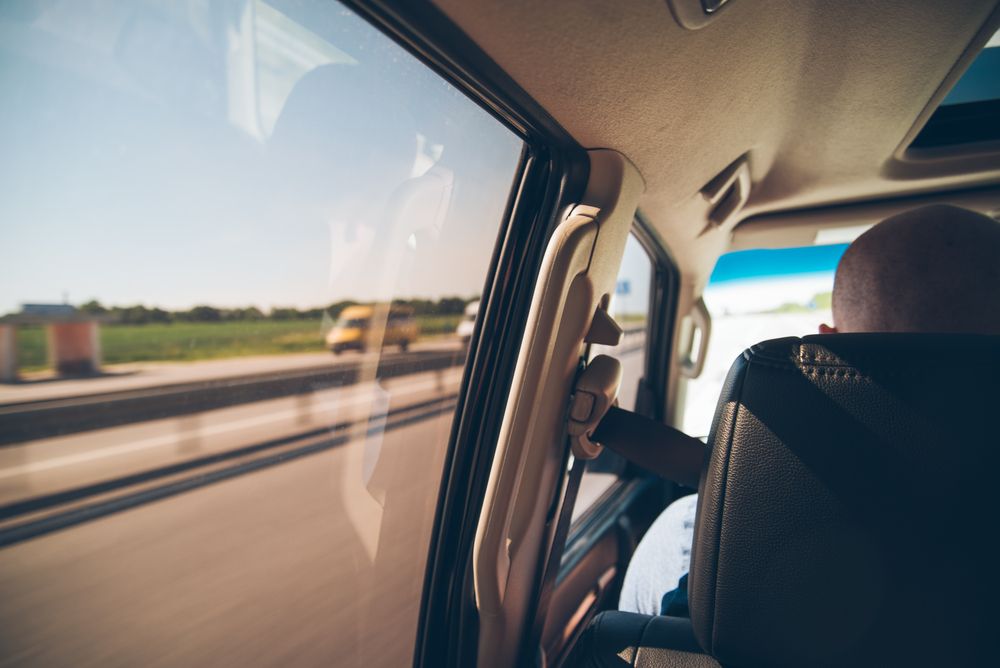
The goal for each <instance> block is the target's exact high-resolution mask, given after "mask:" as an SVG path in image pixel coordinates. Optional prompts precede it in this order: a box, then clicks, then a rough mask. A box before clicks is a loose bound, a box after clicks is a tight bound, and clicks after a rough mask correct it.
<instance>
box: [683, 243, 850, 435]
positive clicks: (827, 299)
mask: <svg viewBox="0 0 1000 668" xmlns="http://www.w3.org/2000/svg"><path fill="white" fill-rule="evenodd" d="M846 249H847V244H829V245H820V246H805V247H799V248H781V249H762V250H749V251H736V252H733V253H727V254H725V255H723V256H722V257H720V258H719V261H718V262H717V263H716V265H715V269H714V270H713V272H712V275H711V277H710V279H709V282H708V286H707V287H706V288H705V292H704V299H705V305H706V306H707V307H708V310H709V313H710V314H711V317H712V330H711V336H710V337H709V340H708V349H707V351H706V358H705V366H704V368H703V370H702V372H701V375H700V376H699V377H698V378H696V379H693V380H689V381H688V385H687V391H686V400H685V403H684V413H683V426H682V429H683V430H684V431H685V432H687V433H688V434H691V435H695V436H700V437H701V436H707V435H708V432H709V428H710V427H711V424H712V417H713V415H714V414H715V407H716V404H717V402H718V399H719V393H720V392H721V391H722V384H723V382H724V381H725V379H726V374H727V373H729V368H730V366H732V363H733V361H734V360H735V359H736V358H737V357H738V356H739V355H740V354H741V353H742V352H743V351H744V350H745V349H747V348H749V347H750V346H751V345H753V344H755V343H758V342H760V341H765V340H767V339H775V338H780V337H783V336H805V335H808V334H816V333H818V331H819V326H820V324H823V323H825V324H833V323H832V317H831V313H830V303H831V296H832V293H833V272H834V270H835V269H836V267H837V262H838V261H839V260H840V256H841V255H843V253H844V250H846Z"/></svg>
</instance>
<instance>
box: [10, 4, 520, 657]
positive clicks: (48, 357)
mask: <svg viewBox="0 0 1000 668" xmlns="http://www.w3.org/2000/svg"><path fill="white" fill-rule="evenodd" d="M0 30H2V34H3V39H2V41H0V95H2V97H3V100H4V103H3V104H2V105H0V117H2V121H0V220H2V225H0V247H2V248H3V249H4V261H3V262H2V263H0V279H2V280H0V315H3V318H2V320H0V373H2V376H3V378H2V379H3V381H4V382H2V383H0V600H2V601H3V605H0V628H2V629H3V631H2V632H0V635H2V641H0V644H2V646H3V655H4V656H5V658H8V659H11V660H13V661H14V662H16V663H18V664H19V665H96V664H105V665H214V664H215V665H217V664H233V665H275V666H278V665H281V666H284V665H303V664H306V665H318V664H328V665H349V666H351V665H364V666H376V665H378V666H381V665H385V666H400V665H406V664H408V663H410V662H411V661H412V655H413V647H414V642H415V637H416V626H417V620H418V613H419V608H420V598H421V593H422V587H423V581H424V570H425V561H426V558H427V550H428V546H429V543H430V537H431V531H432V525H433V521H434V513H435V508H436V506H437V501H438V488H439V481H440V478H441V474H442V463H443V459H444V456H445V450H446V448H447V444H448V440H449V434H450V431H451V428H452V422H453V420H454V417H455V410H456V409H455V407H456V396H457V392H458V388H459V383H460V379H461V377H462V374H463V368H464V361H465V357H466V348H465V346H464V345H463V344H462V341H461V337H460V336H459V335H458V334H457V333H456V330H457V328H458V326H459V324H460V323H461V322H462V320H463V317H464V316H465V314H466V313H467V309H468V308H469V305H470V304H471V303H472V302H473V301H476V300H477V299H478V297H479V296H480V295H481V294H482V291H483V286H484V285H485V283H486V278H487V277H486V272H487V268H488V267H489V266H490V264H491V256H492V254H493V252H494V247H495V244H496V241H497V239H498V235H499V233H500V232H501V224H502V220H503V217H504V210H505V207H506V205H507V202H508V200H509V198H510V193H511V189H512V184H513V183H514V179H515V174H516V173H517V171H518V170H519V165H520V164H521V155H522V149H523V144H522V141H521V139H520V138H519V137H517V136H515V135H514V134H513V133H512V132H510V131H509V130H508V129H507V128H506V127H505V126H503V125H502V124H501V123H499V122H498V121H497V120H496V119H495V118H494V117H493V116H491V115H489V114H488V113H486V112H485V111H484V110H483V109H481V108H480V107H479V106H477V105H476V104H474V103H473V102H471V101H470V100H469V99H467V98H466V97H464V96H463V95H462V94H461V93H460V92H459V91H458V90H456V89H455V88H454V87H452V86H451V85H450V84H449V83H447V82H446V81H444V80H443V79H441V78H440V77H439V76H438V75H437V74H435V73H434V72H433V71H431V70H430V69H429V68H428V67H426V66H425V65H424V64H422V63H421V62H419V61H418V60H416V59H415V58H414V57H412V56H411V55H410V54H409V53H408V52H406V51H405V50H404V49H402V48H401V47H399V46H397V45H396V44H395V43H393V42H392V41H391V40H390V39H388V38H387V37H385V36H384V35H382V34H381V33H380V32H378V31H377V30H375V29H374V28H373V27H372V26H370V25H369V24H367V23H366V22H365V21H363V20H361V19H360V18H359V17H358V16H356V15H355V14H354V13H352V12H351V11H350V10H349V9H347V8H345V7H344V6H343V5H340V4H338V3H336V2H332V1H330V2H300V1H297V0H296V1H294V2H293V1H290V0H289V1H287V2H285V1H279V0H274V1H271V0H268V1H267V2H262V1H259V0H219V1H213V2H209V1H207V0H206V1H204V2H201V1H191V2H171V1H166V0H135V1H132V2H123V3H106V2H97V1H90V0H81V1H79V2H46V3H37V4H32V3H17V5H16V6H10V7H8V8H6V9H4V10H2V11H0ZM390 321H391V323H390ZM334 353H336V354H334Z"/></svg>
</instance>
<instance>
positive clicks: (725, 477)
mask: <svg viewBox="0 0 1000 668" xmlns="http://www.w3.org/2000/svg"><path fill="white" fill-rule="evenodd" d="M744 355H745V356H746V359H747V366H746V369H744V370H743V373H741V374H740V376H739V378H738V379H737V383H738V386H737V387H736V388H735V391H734V392H733V394H734V395H735V397H736V407H735V408H734V410H733V418H732V423H731V424H730V426H729V434H728V435H727V436H726V440H725V444H726V452H725V462H724V465H723V472H722V479H721V482H720V483H719V487H720V492H719V500H720V504H719V526H718V528H717V530H716V535H715V541H714V549H713V551H714V552H715V559H714V561H715V563H714V564H713V565H712V570H713V571H714V575H715V578H714V580H715V581H714V582H713V583H712V597H711V601H712V613H711V619H712V633H711V639H712V647H711V648H709V653H710V654H713V655H714V654H715V645H716V642H717V635H716V628H717V624H716V621H717V615H718V610H719V605H718V596H719V558H720V554H719V553H720V543H721V540H722V524H723V522H724V518H725V515H726V487H727V483H728V482H729V462H730V459H731V458H732V454H733V437H734V436H735V434H736V423H737V421H738V420H739V417H740V407H741V406H742V405H743V386H744V382H745V380H746V377H747V375H748V374H749V373H750V369H751V365H752V364H753V363H755V362H756V359H755V357H756V355H755V354H754V352H753V350H752V349H751V350H748V351H747V352H746V353H744Z"/></svg>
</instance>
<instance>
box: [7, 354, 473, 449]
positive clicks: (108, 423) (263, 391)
mask: <svg viewBox="0 0 1000 668" xmlns="http://www.w3.org/2000/svg"><path fill="white" fill-rule="evenodd" d="M464 361H465V351H464V350H459V349H456V350H447V351H415V352H410V353H405V354H399V355H392V356H387V357H384V358H382V359H381V360H379V362H378V367H377V369H376V370H375V376H376V377H378V378H381V379H385V378H394V377H399V376H406V375H409V374H414V373H420V372H425V371H437V370H441V369H447V368H451V367H454V366H459V365H461V364H463V363H464ZM370 364H371V363H370V362H369V363H367V364H366V363H365V361H364V360H359V361H356V362H337V363H332V364H329V365H322V366H318V367H310V368H306V369H294V370H288V371H274V372H266V373H257V374H252V375H246V376H237V377H229V378H220V379H215V380H206V381H198V382H190V383H178V384H175V385H168V386H161V387H151V388H143V389H136V390H122V391H117V392H105V393H101V394H90V395H83V396H78V397H71V398H64V399H47V400H40V401H32V402H25V403H20V404H8V405H6V406H0V445H10V444H14V443H20V442H23V441H31V440H35V439H39V438H50V437H53V436H62V435H65V434H73V433H77V432H81V431H92V430H95V429H106V428H108V427H116V426H120V425H124V424H132V423H136V422H146V421H149V420H159V419H163V418H171V417H178V416H182V415H190V414H192V413H201V412H203V411H208V410H214V409H218V408H228V407H230V406H237V405H240V404H246V403H251V402H255V401H264V400H267V399H278V398H281V397H287V396H293V395H297V394H306V393H310V392H315V391H317V390H325V389H333V388H337V387H345V386H348V385H354V384H356V383H358V382H359V381H360V380H361V379H362V376H363V373H362V372H363V371H364V370H367V369H370V366H369V365H370Z"/></svg>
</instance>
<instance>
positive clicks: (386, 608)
mask: <svg viewBox="0 0 1000 668" xmlns="http://www.w3.org/2000/svg"><path fill="white" fill-rule="evenodd" d="M634 357H640V356H638V355H635V356H634ZM629 363H630V364H634V361H631V360H630V361H629ZM461 374H462V369H461V367H453V368H450V369H444V370H436V371H431V372H423V373H414V374H411V375H407V376H402V377H397V378H389V379H375V378H374V377H370V378H364V379H362V382H360V383H358V384H356V385H352V386H349V387H339V388H318V389H317V390H316V391H314V392H310V393H308V394H301V395H296V396H289V397H282V398H277V399H271V400H263V401H256V402H253V403H247V404H241V405H238V406H232V407H227V408H222V409H218V410H212V411H205V412H201V413H194V414H191V415H184V416H180V417H175V418H170V419H164V420H152V421H147V422H140V423H136V424H127V425H122V426H117V427H112V428H108V429H101V430H97V431H86V432H80V433H76V434H69V435H65V436H59V437H54V438H46V439H40V440H35V441H31V442H28V443H22V444H17V445H8V446H5V447H3V448H0V601H2V604H0V665H3V666H6V665H12V666H13V665H38V666H53V665H73V666H89V665H102V666H130V665H145V666H177V665H206V664H213V665H214V664H227V665H229V664H232V665H247V664H249V665H275V666H277V665H289V664H294V665H320V664H322V665H330V664H334V665H355V664H357V665H371V666H400V665H405V664H407V663H408V662H409V661H410V660H411V656H412V648H413V640H414V637H415V630H416V623H417V614H418V607H419V601H420V597H421V588H422V585H423V577H424V568H425V560H426V550H427V546H428V544H429V541H430V532H431V530H432V524H433V519H434V511H435V505H436V502H437V491H438V486H439V480H440V476H441V469H442V463H443V457H444V450H445V446H446V444H447V442H448V438H449V434H450V430H451V423H452V417H453V410H454V397H455V395H456V393H457V391H458V386H459V383H460V380H461ZM129 382H133V383H134V382H135V381H134V380H130V381H129ZM598 482H600V489H603V485H604V484H605V482H606V481H604V480H599V481H598V479H597V478H596V477H595V479H594V481H593V484H592V487H593V488H594V490H596V491H594V492H592V493H590V496H591V497H593V498H596V495H597V494H599V492H600V489H597V488H598V486H599V485H598V484H597V483H598ZM587 494H588V492H587V491H586V490H581V497H585V496H587Z"/></svg>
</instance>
